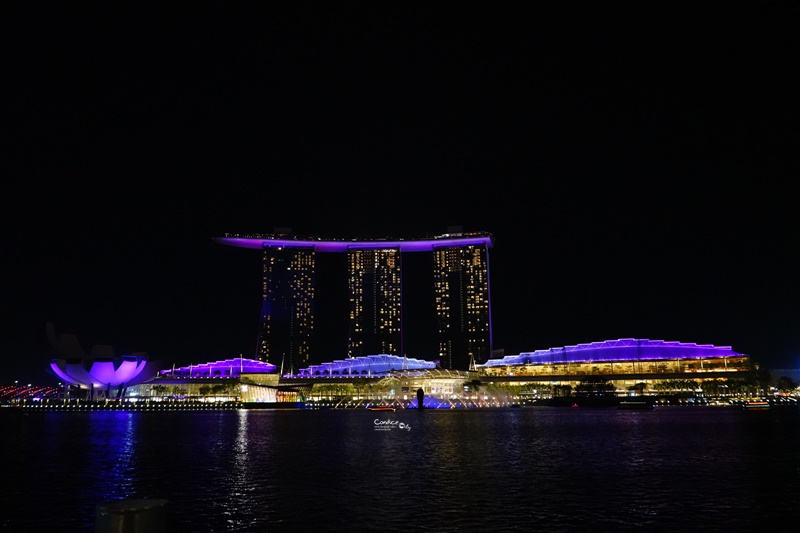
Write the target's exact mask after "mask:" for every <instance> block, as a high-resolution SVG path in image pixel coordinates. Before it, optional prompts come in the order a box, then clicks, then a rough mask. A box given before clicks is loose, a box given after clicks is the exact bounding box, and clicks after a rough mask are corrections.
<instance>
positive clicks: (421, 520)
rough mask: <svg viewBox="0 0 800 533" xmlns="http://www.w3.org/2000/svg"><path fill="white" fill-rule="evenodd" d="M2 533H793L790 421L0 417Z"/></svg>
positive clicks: (537, 411)
mask: <svg viewBox="0 0 800 533" xmlns="http://www.w3.org/2000/svg"><path fill="white" fill-rule="evenodd" d="M0 424H2V435H1V436H0V457H1V458H2V466H1V467H0V484H1V485H2V493H0V496H1V497H2V510H1V511H0V513H2V520H1V521H0V529H1V530H3V531H13V532H18V533H23V532H39V531H47V532H50V531H53V532H56V531H57V532H84V531H86V532H91V531H94V529H95V525H96V521H97V520H96V517H97V506H98V504H103V503H105V502H110V501H114V500H122V499H145V498H146V499H151V498H154V499H155V498H158V499H166V500H167V502H168V503H167V505H166V506H165V508H166V509H167V511H168V516H169V521H170V524H171V527H170V531H177V532H222V531H254V532H255V531H258V532H261V531H264V532H273V531H274V532H282V531H287V532H294V531H398V532H400V531H402V532H449V531H452V532H455V531H459V532H497V531H549V532H578V531H580V532H588V531H598V532H601V531H602V532H612V531H621V532H622V531H624V532H627V531H630V532H639V533H640V532H658V531H668V530H671V531H674V532H685V531H702V532H711V531H724V532H732V531H735V532H738V531H797V530H798V528H799V527H800V522H798V520H800V515H799V514H798V513H799V511H798V510H800V412H798V409H797V408H780V409H773V410H771V411H763V412H762V411H750V412H746V411H742V410H739V409H737V408H733V407H658V408H656V409H655V410H654V411H619V410H616V409H613V408H594V409H587V408H578V409H570V408H555V407H536V408H517V409H513V408H509V409H480V410H450V411H444V410H429V411H417V410H411V411H398V412H394V413H393V412H372V411H367V410H358V411H356V410H326V411H319V410H298V411H294V410H293V411H287V410H241V411H210V412H209V411H203V412H155V413H147V412H145V413H142V412H138V413H137V412H109V411H94V412H85V413H57V412H28V411H23V410H21V409H13V408H4V409H0Z"/></svg>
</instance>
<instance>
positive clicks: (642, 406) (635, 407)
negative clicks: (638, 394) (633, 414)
mask: <svg viewBox="0 0 800 533" xmlns="http://www.w3.org/2000/svg"><path fill="white" fill-rule="evenodd" d="M655 408H656V406H655V405H653V404H652V403H650V402H644V401H625V400H623V401H621V402H619V405H618V406H617V409H626V410H631V411H651V410H653V409H655Z"/></svg>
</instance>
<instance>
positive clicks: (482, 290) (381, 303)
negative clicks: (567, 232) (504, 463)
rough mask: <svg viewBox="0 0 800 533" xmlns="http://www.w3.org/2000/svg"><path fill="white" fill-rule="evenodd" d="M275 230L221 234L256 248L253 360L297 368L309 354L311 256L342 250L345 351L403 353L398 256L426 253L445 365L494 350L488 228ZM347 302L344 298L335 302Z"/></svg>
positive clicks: (480, 359)
mask: <svg viewBox="0 0 800 533" xmlns="http://www.w3.org/2000/svg"><path fill="white" fill-rule="evenodd" d="M274 231H275V233H274V234H255V235H239V234H225V235H224V236H223V237H216V238H215V239H214V240H215V241H216V242H218V243H220V244H223V245H227V246H234V247H239V248H249V249H256V250H260V251H261V253H262V261H263V269H262V279H261V300H262V305H261V317H260V321H259V331H258V339H257V347H256V352H257V353H256V355H255V358H256V359H258V360H260V361H265V362H270V363H272V364H275V365H283V366H284V367H285V368H286V370H287V371H288V370H289V369H294V370H297V369H299V368H301V367H304V366H308V365H309V364H311V363H312V362H318V361H315V359H316V357H315V354H313V353H312V351H313V348H312V347H313V346H314V344H313V342H312V340H313V338H314V331H315V330H314V328H315V321H316V319H317V317H316V314H315V291H316V270H317V260H316V258H317V254H318V253H340V254H346V263H347V286H348V303H349V306H348V310H349V317H348V340H347V356H348V357H360V356H366V355H375V354H388V355H397V356H401V357H402V356H405V355H406V354H405V353H404V349H403V347H404V344H403V342H404V322H405V321H404V320H403V300H404V284H403V261H402V259H403V255H404V254H406V253H427V254H430V255H431V258H432V259H431V268H432V269H433V280H434V281H433V286H432V287H430V292H429V294H430V298H431V299H433V301H434V307H435V313H436V321H435V322H436V323H435V324H432V325H431V328H432V329H433V328H435V331H434V332H431V333H432V335H434V336H435V338H436V343H437V345H438V354H437V358H438V360H439V364H440V366H441V367H442V368H446V369H453V370H467V369H468V368H470V366H472V365H474V364H481V363H484V362H486V361H487V360H488V359H489V358H490V356H491V355H492V320H491V305H490V299H489V295H490V291H489V249H490V248H491V247H492V246H493V243H494V241H493V237H492V235H491V234H490V233H486V232H469V233H464V232H463V231H462V230H461V228H460V227H451V228H448V232H447V233H445V234H443V235H439V236H435V237H431V238H424V239H413V240H405V239H399V240H390V239H374V240H323V239H318V238H311V237H299V236H295V235H292V234H291V230H289V229H288V228H275V230H274ZM342 308H343V309H344V305H343V306H342Z"/></svg>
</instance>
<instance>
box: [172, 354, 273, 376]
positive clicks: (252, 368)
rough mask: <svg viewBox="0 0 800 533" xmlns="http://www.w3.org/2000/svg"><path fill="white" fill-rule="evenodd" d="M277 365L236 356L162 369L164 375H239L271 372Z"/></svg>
mask: <svg viewBox="0 0 800 533" xmlns="http://www.w3.org/2000/svg"><path fill="white" fill-rule="evenodd" d="M275 369H276V366H275V365H273V364H271V363H265V362H264V361H258V360H255V359H244V358H241V357H234V358H232V359H224V360H221V361H211V362H208V363H201V364H197V365H189V366H182V367H179V368H175V369H169V370H162V371H161V372H160V374H161V375H162V376H163V377H170V376H181V377H185V376H189V377H239V376H240V375H241V374H243V373H244V374H270V373H272V372H275Z"/></svg>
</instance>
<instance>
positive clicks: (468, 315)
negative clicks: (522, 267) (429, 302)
mask: <svg viewBox="0 0 800 533" xmlns="http://www.w3.org/2000/svg"><path fill="white" fill-rule="evenodd" d="M433 258H434V280H435V281H434V283H435V289H434V291H435V297H436V317H437V323H438V341H439V358H440V364H441V366H442V368H449V369H462V370H464V369H467V368H471V367H472V366H473V365H474V364H475V363H483V362H485V361H487V360H488V359H489V357H490V356H491V352H492V336H491V335H492V329H491V327H490V326H491V308H490V305H489V251H488V248H487V247H486V246H441V247H437V248H436V249H435V250H434V252H433Z"/></svg>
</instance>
